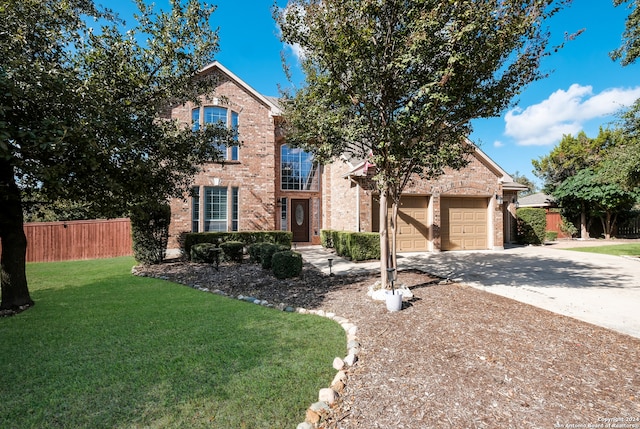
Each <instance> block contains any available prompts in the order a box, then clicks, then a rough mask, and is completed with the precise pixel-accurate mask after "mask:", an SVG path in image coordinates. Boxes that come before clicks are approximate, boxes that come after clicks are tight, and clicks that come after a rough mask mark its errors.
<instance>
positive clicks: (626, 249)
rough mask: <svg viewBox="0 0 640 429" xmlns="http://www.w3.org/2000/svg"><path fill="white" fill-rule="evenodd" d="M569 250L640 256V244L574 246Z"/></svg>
mask: <svg viewBox="0 0 640 429" xmlns="http://www.w3.org/2000/svg"><path fill="white" fill-rule="evenodd" d="M567 250H575V251H578V252H589V253H599V254H603V255H615V256H640V244H635V243H630V244H612V245H607V246H593V247H572V248H568V249H567Z"/></svg>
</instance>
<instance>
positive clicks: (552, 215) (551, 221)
mask: <svg viewBox="0 0 640 429" xmlns="http://www.w3.org/2000/svg"><path fill="white" fill-rule="evenodd" d="M561 225H562V217H561V216H560V213H557V212H547V231H555V232H557V233H558V238H569V236H568V235H567V234H565V233H564V232H562V228H560V226H561Z"/></svg>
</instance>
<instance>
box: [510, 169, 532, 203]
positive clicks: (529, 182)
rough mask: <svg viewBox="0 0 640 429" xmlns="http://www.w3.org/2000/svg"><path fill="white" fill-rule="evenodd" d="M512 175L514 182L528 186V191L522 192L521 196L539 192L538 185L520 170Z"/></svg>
mask: <svg viewBox="0 0 640 429" xmlns="http://www.w3.org/2000/svg"><path fill="white" fill-rule="evenodd" d="M511 177H512V178H513V180H514V182H516V183H519V184H521V185H524V186H526V187H527V190H526V191H522V192H520V196H521V197H526V196H527V195H531V194H535V193H536V192H538V186H537V185H536V184H535V183H533V181H532V180H531V179H529V178H528V177H527V176H524V175H521V174H520V172H518V171H516V172H515V173H513V174H512V175H511Z"/></svg>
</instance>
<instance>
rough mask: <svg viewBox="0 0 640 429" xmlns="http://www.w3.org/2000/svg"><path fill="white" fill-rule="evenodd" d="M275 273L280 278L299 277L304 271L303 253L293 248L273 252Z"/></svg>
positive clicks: (272, 261)
mask: <svg viewBox="0 0 640 429" xmlns="http://www.w3.org/2000/svg"><path fill="white" fill-rule="evenodd" d="M271 265H272V267H273V275H274V276H276V277H277V278H279V279H287V278H290V277H298V276H300V273H301V272H302V255H301V254H300V253H298V252H292V251H291V250H284V251H280V252H276V253H274V254H273V257H272V259H271Z"/></svg>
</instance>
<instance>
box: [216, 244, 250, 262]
mask: <svg viewBox="0 0 640 429" xmlns="http://www.w3.org/2000/svg"><path fill="white" fill-rule="evenodd" d="M220 248H221V249H222V251H223V252H224V255H225V259H227V260H229V261H233V262H242V256H243V252H244V243H243V242H241V241H225V242H224V243H222V244H220Z"/></svg>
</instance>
